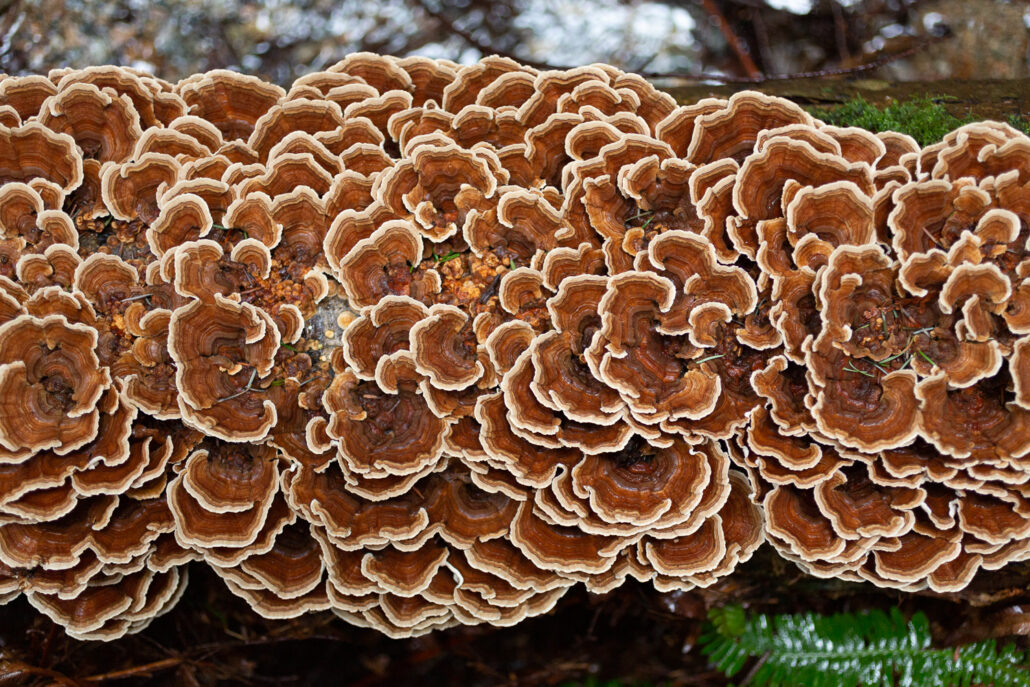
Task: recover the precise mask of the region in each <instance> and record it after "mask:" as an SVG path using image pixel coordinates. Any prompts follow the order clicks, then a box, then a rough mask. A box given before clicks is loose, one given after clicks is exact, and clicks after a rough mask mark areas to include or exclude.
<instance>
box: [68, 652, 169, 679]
mask: <svg viewBox="0 0 1030 687" xmlns="http://www.w3.org/2000/svg"><path fill="white" fill-rule="evenodd" d="M185 660H186V659H185V658H183V657H182V656H175V657H172V658H163V659H161V660H160V661H153V662H151V663H145V664H143V665H141V666H133V667H132V668H124V669H122V670H113V671H111V672H109V673H100V674H98V675H90V676H88V677H84V678H82V679H83V680H85V681H87V682H104V681H107V680H122V679H124V678H127V677H150V675H151V674H152V673H154V672H156V671H158V670H165V669H166V668H175V667H176V666H178V665H179V664H181V663H183V662H184V661H185Z"/></svg>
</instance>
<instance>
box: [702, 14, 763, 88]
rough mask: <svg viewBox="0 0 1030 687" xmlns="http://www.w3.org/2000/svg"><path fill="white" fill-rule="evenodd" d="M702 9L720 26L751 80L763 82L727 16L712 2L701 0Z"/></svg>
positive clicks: (760, 73)
mask: <svg viewBox="0 0 1030 687" xmlns="http://www.w3.org/2000/svg"><path fill="white" fill-rule="evenodd" d="M701 7H703V8H704V10H705V12H707V13H708V14H709V16H711V17H712V18H713V19H714V20H715V23H716V24H718V25H719V31H720V32H721V33H722V37H723V38H724V39H725V40H726V43H727V44H728V45H729V46H730V48H731V49H732V50H733V54H734V55H736V56H737V61H739V62H740V66H741V67H743V68H744V72H745V73H746V74H747V75H748V77H749V78H751V79H757V80H759V81H761V80H762V78H763V75H762V72H761V70H759V69H758V66H757V65H756V64H755V61H754V60H752V59H751V55H750V54H748V51H747V46H745V45H744V43H743V41H741V40H740V38H739V37H738V36H737V34H736V33H734V32H733V27H732V26H730V23H729V22H728V21H726V16H725V15H723V13H722V12H721V11H720V10H719V7H718V5H716V4H715V3H714V2H713V1H712V0H701Z"/></svg>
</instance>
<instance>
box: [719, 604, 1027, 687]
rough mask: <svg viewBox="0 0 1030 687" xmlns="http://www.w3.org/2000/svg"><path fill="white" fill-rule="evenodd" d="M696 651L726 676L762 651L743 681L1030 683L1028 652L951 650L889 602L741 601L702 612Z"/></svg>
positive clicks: (820, 686)
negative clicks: (752, 605) (858, 606)
mask: <svg viewBox="0 0 1030 687" xmlns="http://www.w3.org/2000/svg"><path fill="white" fill-rule="evenodd" d="M709 620H710V623H709V624H708V626H707V631H706V632H705V633H704V634H703V635H702V636H701V639H700V644H701V650H702V652H703V653H704V654H705V656H707V657H708V659H709V660H710V661H711V662H712V663H713V664H714V665H715V666H716V667H717V668H718V669H719V670H721V671H723V672H724V673H726V675H727V676H734V675H736V674H738V673H739V672H740V671H742V670H743V669H744V667H745V666H746V665H747V663H748V661H749V660H750V659H752V658H756V657H761V658H760V659H759V661H758V662H757V663H755V664H754V666H753V667H752V669H751V673H750V674H749V675H748V678H747V680H746V681H745V683H744V684H747V685H754V686H755V687H766V686H769V687H778V686H780V685H784V686H785V685H798V684H800V685H807V686H809V687H836V686H838V685H840V686H841V687H857V686H858V685H863V686H864V687H874V686H881V685H882V686H883V687H892V686H893V685H899V686H902V687H922V686H924V685H925V686H926V687H930V686H933V687H937V686H939V685H962V686H963V687H966V686H968V685H970V684H990V685H994V687H1006V686H1009V685H1012V686H1014V687H1030V670H1028V669H1027V666H1026V663H1027V660H1028V658H1027V654H1026V652H1024V651H1022V650H1020V649H1018V648H1017V647H1016V646H1015V645H1014V644H1007V645H1006V646H1005V647H1003V648H1002V649H1000V650H999V649H998V647H997V644H996V642H995V641H994V640H986V641H982V642H977V643H975V644H970V645H967V646H963V647H958V648H947V649H935V648H932V647H931V639H932V638H931V635H930V623H929V621H928V620H927V619H926V616H924V615H923V614H922V613H916V614H915V615H914V616H912V618H911V619H906V618H905V617H904V616H903V615H902V614H901V612H900V611H899V610H898V609H896V608H892V609H891V610H890V612H889V613H884V612H883V611H879V610H873V611H867V612H863V613H839V614H835V615H831V616H824V615H818V614H815V613H803V614H797V615H780V616H776V617H775V618H772V619H770V618H769V616H767V615H763V614H758V615H752V616H750V617H749V616H748V615H747V614H746V613H745V612H744V609H743V608H741V607H740V606H727V607H724V608H717V609H713V610H712V611H710V612H709Z"/></svg>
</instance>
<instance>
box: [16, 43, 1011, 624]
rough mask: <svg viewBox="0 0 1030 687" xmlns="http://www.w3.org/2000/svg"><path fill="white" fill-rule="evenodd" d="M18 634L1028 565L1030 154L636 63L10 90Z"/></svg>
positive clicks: (368, 61) (485, 605)
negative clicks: (182, 612)
mask: <svg viewBox="0 0 1030 687" xmlns="http://www.w3.org/2000/svg"><path fill="white" fill-rule="evenodd" d="M0 95H3V98H2V99H0V100H2V102H0V108H2V111H0V570H2V573H0V577H2V584H0V603H2V602H4V601H8V600H10V599H12V598H14V597H15V596H18V595H21V594H24V595H25V596H26V597H27V599H28V601H29V602H30V603H31V604H32V605H33V606H34V607H35V608H37V609H39V610H40V611H41V612H42V613H45V614H47V615H48V616H49V617H50V618H52V619H53V620H54V621H55V622H57V623H59V624H61V625H63V626H64V627H65V628H66V629H67V631H68V632H69V633H71V634H72V635H74V636H77V637H83V638H90V639H112V638H115V637H117V636H120V635H121V634H124V633H126V632H135V631H138V630H140V629H141V628H142V627H144V626H145V625H146V624H147V623H148V622H149V621H150V620H151V619H153V618H154V617H156V616H157V615H158V614H160V613H163V612H165V611H166V610H168V609H169V608H171V607H172V606H173V605H174V604H175V603H176V601H177V600H178V598H179V597H180V595H181V594H182V591H183V588H184V586H185V584H186V579H187V566H189V565H208V566H210V567H211V568H212V569H213V570H214V571H215V573H216V574H217V575H219V576H220V577H221V578H222V579H223V580H224V581H225V583H226V585H227V586H228V588H229V589H230V590H231V591H232V592H233V593H234V594H236V595H238V596H240V597H241V598H243V599H244V600H245V601H246V602H247V603H248V604H249V605H250V606H251V607H252V608H253V609H254V610H255V611H256V612H258V613H260V614H262V615H265V616H268V617H273V618H289V617H294V616H297V615H299V614H302V613H306V612H311V611H324V610H332V611H333V612H335V613H336V614H337V615H338V616H340V617H341V618H344V619H346V620H348V621H351V622H354V623H356V624H358V625H361V626H371V627H375V628H377V629H378V630H380V631H382V632H384V633H387V634H389V635H390V636H393V637H405V636H412V635H418V634H422V633H426V632H429V631H432V630H434V629H440V628H445V627H449V626H452V625H455V624H468V625H471V624H476V623H487V624H495V625H510V624H512V623H516V622H519V621H520V620H522V619H523V618H526V617H529V616H532V615H536V614H540V613H545V612H547V611H548V610H550V609H551V608H552V607H554V605H555V604H556V603H557V602H558V600H559V598H560V597H561V596H562V595H563V594H564V593H565V592H566V591H567V590H568V589H569V588H570V587H572V586H574V585H576V584H579V583H582V584H583V585H585V587H586V588H587V589H588V590H590V591H593V592H604V591H607V590H610V589H613V588H614V587H616V586H618V585H620V584H622V583H623V582H624V581H626V580H627V579H628V578H630V577H632V578H634V579H636V580H639V581H641V582H648V583H650V584H653V585H654V586H655V587H656V588H658V589H660V590H663V591H664V590H672V589H690V588H692V587H694V586H708V585H711V584H712V583H713V582H715V581H716V580H717V579H719V578H721V577H724V576H726V575H729V574H731V573H732V572H733V570H734V569H735V568H736V566H737V565H738V564H740V563H742V562H744V561H746V560H747V559H748V558H750V557H751V555H752V554H753V552H754V551H755V550H756V549H757V547H758V546H759V545H760V544H761V543H762V542H763V541H764V540H765V539H768V540H769V541H770V542H771V543H772V545H773V546H774V547H775V548H776V549H777V550H778V551H779V552H780V553H781V554H782V555H783V556H784V557H785V558H787V559H789V560H791V561H795V562H796V563H797V564H798V565H800V566H801V567H802V568H803V569H805V570H806V571H808V572H810V573H812V574H815V575H822V576H831V575H832V576H836V577H841V578H844V579H851V580H867V581H870V582H872V583H874V584H877V585H881V586H892V587H898V588H901V589H920V588H924V587H930V588H932V589H934V590H937V591H953V590H957V589H961V588H962V587H963V586H965V585H966V584H968V583H969V581H970V579H971V578H972V576H973V575H974V574H975V573H976V572H977V571H978V570H980V569H981V568H982V569H989V570H993V569H997V568H999V567H1001V566H1002V565H1004V564H1005V563H1007V562H1009V561H1016V560H1021V559H1025V558H1027V557H1030V545H1028V542H1030V507H1028V506H1027V501H1026V498H1025V486H1024V485H1025V483H1026V481H1027V477H1028V475H1030V362H1028V361H1030V249H1028V247H1027V246H1028V239H1030V202H1028V201H1027V198H1030V188H1028V186H1030V175H1028V174H1027V172H1026V170H1027V169H1030V161H1028V160H1027V159H1026V158H1027V157H1028V155H1030V152H1028V151H1030V139H1027V137H1026V136H1024V135H1023V134H1020V133H1019V132H1017V131H1015V130H1014V129H1011V127H1007V126H1005V125H1000V124H996V123H980V124H971V125H968V126H966V127H963V129H961V130H959V131H957V132H953V133H952V134H949V135H948V136H947V137H945V139H944V140H943V141H942V142H941V143H940V144H937V145H935V146H931V147H929V148H926V149H922V150H921V149H919V148H918V146H916V145H915V142H914V141H912V140H911V139H909V138H907V137H904V136H901V135H899V134H880V135H876V136H874V135H872V134H869V133H868V132H864V131H862V130H858V129H842V128H839V127H831V126H826V125H824V124H823V123H822V122H820V121H818V120H816V119H813V118H812V117H811V116H810V115H808V114H806V113H805V112H804V111H803V110H802V109H801V108H799V107H798V106H796V105H794V104H792V103H789V102H787V101H784V100H780V99H776V98H770V97H767V96H764V95H761V94H758V93H751V92H745V93H740V94H737V95H735V96H733V97H732V98H730V99H729V100H728V101H724V100H714V99H709V100H705V101H702V102H701V103H698V104H696V105H690V106H683V107H676V105H675V103H674V101H673V100H672V98H670V97H669V96H668V95H666V94H663V93H660V92H659V91H657V90H655V89H654V88H653V87H652V86H651V85H650V84H648V83H647V82H645V81H644V80H643V79H640V78H639V77H636V76H633V75H629V74H624V73H622V72H620V71H619V70H617V69H614V68H611V67H606V66H603V65H592V66H588V67H580V68H576V69H571V70H567V71H547V72H538V71H537V70H535V69H533V68H530V67H524V66H522V65H519V64H517V63H515V62H513V61H511V60H508V59H505V58H498V57H490V58H486V59H484V60H482V61H481V62H479V63H478V64H474V65H469V66H458V65H456V64H454V63H452V62H448V61H442V60H441V61H437V60H430V59H425V58H404V59H397V58H393V57H383V56H379V55H372V54H369V53H361V54H356V55H352V56H350V57H348V58H347V59H346V60H344V61H342V62H340V63H338V64H336V65H333V66H332V67H330V68H328V69H327V70H325V71H322V72H317V73H314V74H310V75H307V76H305V77H302V78H301V79H298V80H297V82H295V83H294V84H292V86H291V87H290V88H289V89H283V88H280V87H278V86H275V85H272V84H269V83H265V82H263V81H261V80H260V79H258V78H255V77H250V76H244V75H240V74H235V73H232V72H228V71H222V70H216V71H212V72H208V73H206V74H198V75H195V76H192V77H189V78H187V79H184V80H182V81H181V82H179V83H178V84H174V85H172V84H167V83H165V82H162V81H159V80H157V79H153V78H151V77H147V76H145V75H143V74H140V73H137V72H135V71H131V70H126V69H121V68H116V67H102V68H90V69H85V70H66V71H63V72H61V73H59V74H58V75H56V76H55V78H54V79H53V80H51V79H44V78H42V77H17V78H12V77H4V78H3V80H0Z"/></svg>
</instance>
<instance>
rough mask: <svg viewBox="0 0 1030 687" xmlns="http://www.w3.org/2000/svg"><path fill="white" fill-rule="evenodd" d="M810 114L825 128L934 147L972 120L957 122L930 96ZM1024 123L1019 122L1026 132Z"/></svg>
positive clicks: (858, 102) (855, 103)
mask: <svg viewBox="0 0 1030 687" xmlns="http://www.w3.org/2000/svg"><path fill="white" fill-rule="evenodd" d="M810 110H811V112H812V114H814V115H815V116H816V117H819V118H820V119H822V120H823V121H825V122H827V123H828V124H836V125H838V126H859V127H862V128H863V129H868V130H869V131H873V132H878V131H900V132H901V133H904V134H908V135H909V136H911V137H912V138H914V139H916V141H918V142H919V145H921V146H926V145H929V144H931V143H936V142H937V141H939V140H941V138H943V137H944V134H946V133H948V132H949V131H951V130H952V129H956V128H958V127H960V126H962V125H963V124H966V123H967V122H970V121H973V120H972V119H959V118H958V117H956V116H954V115H953V114H951V113H950V112H948V110H947V109H946V108H945V107H944V106H943V105H941V104H940V103H939V102H937V101H936V100H934V99H933V98H931V97H930V96H922V97H920V98H915V99H913V100H909V101H906V102H898V101H896V100H895V101H891V102H890V103H888V104H887V105H886V107H877V106H876V105H873V104H871V103H869V102H867V101H866V100H865V99H864V98H862V97H857V98H853V99H852V100H849V101H848V102H846V103H844V104H843V105H840V106H837V107H833V108H829V109H826V108H810ZM1026 126H1027V122H1026V121H1025V120H1024V121H1023V122H1022V128H1023V130H1026V129H1025V127H1026Z"/></svg>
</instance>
